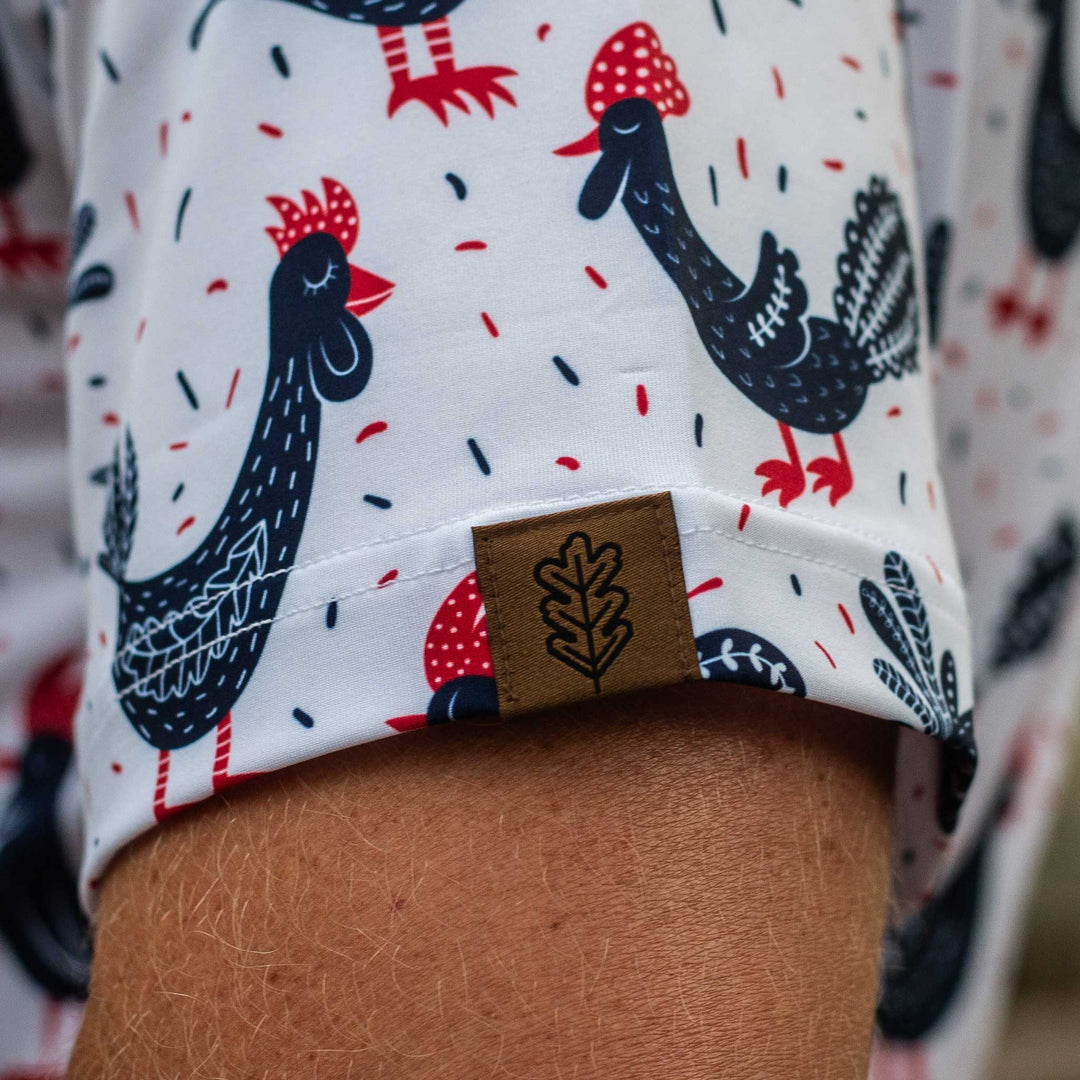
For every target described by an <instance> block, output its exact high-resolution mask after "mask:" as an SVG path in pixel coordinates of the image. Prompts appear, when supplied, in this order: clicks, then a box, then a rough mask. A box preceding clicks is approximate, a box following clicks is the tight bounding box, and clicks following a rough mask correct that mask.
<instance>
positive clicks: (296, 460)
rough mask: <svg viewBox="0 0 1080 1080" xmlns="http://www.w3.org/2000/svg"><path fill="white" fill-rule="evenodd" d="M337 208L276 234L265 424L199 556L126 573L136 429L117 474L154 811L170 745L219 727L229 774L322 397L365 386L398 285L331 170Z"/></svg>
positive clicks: (313, 206)
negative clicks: (368, 317)
mask: <svg viewBox="0 0 1080 1080" xmlns="http://www.w3.org/2000/svg"><path fill="white" fill-rule="evenodd" d="M323 188H324V192H325V205H323V204H320V203H319V201H318V199H317V198H316V197H315V196H314V195H313V194H312V193H311V192H309V191H305V192H304V193H303V197H304V206H303V207H302V208H301V207H300V206H298V205H297V204H296V203H294V202H292V201H291V200H289V199H284V198H280V197H273V198H271V199H270V200H269V201H270V203H271V204H272V205H273V206H274V207H275V208H276V209H277V210H278V212H279V213H280V214H281V217H282V221H283V225H282V227H281V228H271V229H268V230H267V232H269V233H270V235H271V237H272V238H273V239H274V241H275V243H276V244H277V245H278V249H279V251H280V252H281V255H282V258H281V262H280V264H279V265H278V267H277V269H276V270H275V272H274V276H273V279H272V281H271V283H270V364H269V368H268V370H267V373H266V384H265V387H264V390H263V397H262V404H261V405H260V408H259V414H258V417H257V419H256V421H255V430H254V433H253V435H252V438H251V442H250V444H249V446H248V450H247V454H246V455H245V457H244V461H243V464H242V465H241V466H240V473H239V476H238V477H237V480H236V484H235V486H234V487H233V490H232V493H231V494H230V496H229V499H228V501H227V502H226V504H225V507H224V509H223V510H222V512H221V515H220V516H219V517H218V519H217V522H216V523H215V524H214V526H213V527H212V528H211V529H210V531H209V532H208V533H207V535H206V537H205V539H204V540H203V541H202V543H201V544H200V545H199V546H198V547H197V548H196V549H195V550H194V551H193V552H192V553H191V554H190V555H188V556H187V558H185V559H183V560H182V561H181V562H179V563H177V564H176V565H175V566H171V567H169V569H167V570H165V571H164V572H163V573H161V574H158V575H156V576H155V577H152V578H148V579H145V580H142V581H130V580H128V579H127V577H126V575H125V571H126V567H127V562H128V557H129V555H130V552H131V546H132V540H133V536H134V531H135V520H136V511H137V501H138V483H137V470H136V459H135V449H134V445H133V443H132V439H131V434H130V432H127V433H126V434H125V438H124V448H123V452H121V449H120V447H119V445H118V446H117V448H116V450H115V453H114V458H113V463H112V466H111V468H110V470H109V472H110V479H111V494H110V496H109V499H108V504H107V507H106V514H105V524H104V537H105V550H104V552H103V553H102V554H101V555H99V557H98V561H99V563H100V565H101V567H102V569H103V570H104V571H105V572H106V573H107V574H108V575H109V576H110V577H111V578H113V580H114V581H115V582H116V584H117V587H118V588H119V590H120V614H119V625H118V627H117V633H116V656H115V659H114V661H113V666H112V675H113V683H114V684H115V687H116V691H117V696H118V699H119V702H120V706H121V708H122V709H123V710H124V713H125V714H126V716H127V718H128V719H129V720H130V721H131V724H132V726H133V727H134V728H135V730H136V731H137V732H138V733H139V734H140V735H141V736H142V737H143V738H144V739H145V740H146V741H147V742H148V743H150V744H151V745H152V746H154V747H156V748H157V749H158V751H159V763H158V778H157V787H156V790H155V793H154V813H155V815H156V816H157V818H158V819H159V820H160V819H161V818H163V817H164V816H166V815H167V814H169V813H172V812H173V811H175V810H176V809H178V807H166V804H165V788H166V783H167V780H168V767H169V753H170V751H172V750H176V749H178V748H180V747H183V746H187V745H189V744H190V743H193V742H195V741H196V740H197V739H199V738H201V737H202V736H203V735H205V734H206V733H207V732H208V731H210V730H211V729H213V728H217V753H216V756H215V761H214V773H213V783H214V788H215V790H218V789H220V788H222V787H224V786H227V785H228V784H229V783H233V782H236V781H237V780H239V779H243V777H241V776H235V775H232V776H230V774H229V772H228V759H229V750H230V747H231V742H232V730H231V713H230V710H231V709H232V707H233V705H234V703H235V702H236V700H237V699H238V698H239V697H240V694H241V693H242V691H243V689H244V687H245V686H246V685H247V683H248V681H249V680H250V678H251V675H252V672H253V671H254V670H255V666H256V665H257V664H258V662H259V656H260V654H261V652H262V650H263V648H264V647H265V645H266V640H267V637H268V635H269V633H270V627H271V625H272V623H273V620H274V615H275V613H276V612H277V607H278V603H279V601H280V600H281V594H282V591H283V590H284V588H285V582H286V580H287V578H288V575H289V571H290V570H291V569H292V565H293V562H294V559H295V556H296V551H297V548H298V546H299V544H300V536H301V533H302V531H303V528H304V519H305V516H306V514H307V508H308V500H309V499H310V496H311V488H312V483H313V481H314V478H315V462H316V458H317V456H318V446H319V423H320V416H321V413H322V403H323V402H324V401H329V402H340V401H348V400H349V399H351V398H354V397H356V396H357V395H358V394H359V393H360V392H361V391H362V390H363V389H364V387H365V386H366V385H367V381H368V378H369V376H370V374H371V366H372V349H371V343H370V340H369V338H368V335H367V333H366V331H365V330H364V327H363V326H362V325H361V323H360V321H359V319H358V317H357V316H358V315H360V314H363V313H365V312H367V311H371V310H372V309H373V308H374V307H376V306H377V305H378V304H380V303H382V301H384V300H385V299H386V298H387V297H388V296H389V295H390V292H391V290H392V288H393V286H392V284H391V283H390V282H388V281H385V280H384V279H382V278H379V277H376V276H375V275H373V274H369V273H367V272H365V271H362V270H359V269H357V268H356V267H354V266H350V265H349V262H348V259H347V257H346V252H348V251H349V250H351V248H352V246H353V244H354V243H355V241H356V237H357V234H358V231H359V219H358V215H357V210H356V205H355V203H354V201H353V199H352V196H351V195H350V194H349V192H348V191H346V189H345V188H344V187H343V186H342V185H341V184H339V183H337V181H334V180H329V179H324V180H323Z"/></svg>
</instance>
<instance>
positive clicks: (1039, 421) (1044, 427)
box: [1035, 409, 1061, 437]
mask: <svg viewBox="0 0 1080 1080" xmlns="http://www.w3.org/2000/svg"><path fill="white" fill-rule="evenodd" d="M1035 430H1036V431H1037V432H1038V433H1039V434H1040V435H1046V436H1047V437H1049V436H1051V435H1056V434H1057V433H1058V432H1059V431H1060V430H1061V414H1060V413H1059V412H1056V411H1055V410H1054V409H1047V410H1046V411H1045V412H1041V413H1039V415H1038V416H1036V417H1035Z"/></svg>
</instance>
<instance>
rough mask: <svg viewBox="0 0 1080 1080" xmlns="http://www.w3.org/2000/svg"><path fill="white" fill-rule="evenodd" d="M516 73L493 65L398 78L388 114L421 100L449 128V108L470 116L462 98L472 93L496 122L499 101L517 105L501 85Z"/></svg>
mask: <svg viewBox="0 0 1080 1080" xmlns="http://www.w3.org/2000/svg"><path fill="white" fill-rule="evenodd" d="M516 74H517V72H516V71H514V70H513V69H511V68H507V67H495V66H491V65H489V66H485V67H473V68H463V69H461V70H458V69H457V68H451V69H449V70H443V71H436V72H435V73H434V74H433V75H422V76H421V77H420V78H418V79H412V78H409V77H407V76H406V77H403V78H397V79H395V80H394V89H393V90H392V91H391V93H390V101H389V102H388V104H387V106H386V112H387V115H388V116H393V115H394V113H396V112H397V111H398V109H400V108H401V106H402V105H404V104H405V103H406V102H407V101H420V102H423V103H424V104H425V105H426V106H427V107H428V108H429V109H430V110H431V111H432V112H433V113H434V114H435V115H436V116H437V117H438V118H439V120H440V121H441V122H442V124H443V126H447V125H448V124H449V122H450V121H449V117H448V116H447V111H446V106H447V105H453V106H454V108H455V109H460V110H461V111H462V112H464V113H467V112H468V111H469V105H468V102H467V101H466V100H465V99H464V98H463V97H462V96H461V95H462V94H468V96H469V97H471V98H473V99H474V100H475V101H476V103H477V104H478V105H479V106H480V108H481V109H483V110H484V112H486V113H487V114H488V116H490V117H492V119H494V117H495V99H496V98H499V99H501V100H502V101H505V102H506V103H507V104H509V105H514V106H516V105H517V101H515V100H514V95H513V94H511V93H510V91H509V90H507V89H506V87H505V86H503V85H502V84H501V83H500V82H499V80H500V79H507V78H509V77H510V76H512V75H516Z"/></svg>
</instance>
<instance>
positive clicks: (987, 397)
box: [975, 386, 999, 413]
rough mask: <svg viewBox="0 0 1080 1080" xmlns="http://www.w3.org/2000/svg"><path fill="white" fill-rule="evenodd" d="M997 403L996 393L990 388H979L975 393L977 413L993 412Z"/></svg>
mask: <svg viewBox="0 0 1080 1080" xmlns="http://www.w3.org/2000/svg"><path fill="white" fill-rule="evenodd" d="M998 402H999V398H998V392H997V390H995V389H994V387H992V386H981V387H979V389H978V390H976V391H975V408H976V410H977V411H978V412H981V413H988V412H993V411H994V410H995V409H996V408H997V407H998Z"/></svg>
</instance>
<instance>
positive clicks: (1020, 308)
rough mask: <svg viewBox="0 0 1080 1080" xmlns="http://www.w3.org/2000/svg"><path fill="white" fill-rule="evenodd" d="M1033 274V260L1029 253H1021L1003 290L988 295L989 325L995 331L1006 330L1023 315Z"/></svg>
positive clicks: (995, 290) (996, 290)
mask: <svg viewBox="0 0 1080 1080" xmlns="http://www.w3.org/2000/svg"><path fill="white" fill-rule="evenodd" d="M1034 274H1035V259H1034V258H1033V256H1032V254H1031V252H1030V251H1026V250H1025V251H1021V252H1020V254H1019V255H1018V256H1017V258H1016V265H1015V266H1014V267H1013V272H1012V277H1011V278H1010V279H1009V284H1008V285H1006V286H1005V288H1004V289H994V290H993V292H991V293H990V325H991V327H993V329H995V330H1007V329H1008V328H1009V327H1010V326H1011V325H1012V324H1013V323H1014V322H1016V320H1017V319H1019V318H1020V317H1021V316H1022V315H1023V314H1024V307H1025V302H1026V299H1027V294H1028V289H1030V288H1031V279H1032V277H1033V276H1034Z"/></svg>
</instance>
